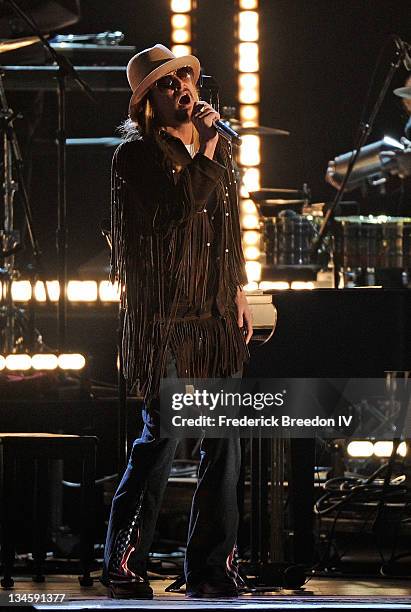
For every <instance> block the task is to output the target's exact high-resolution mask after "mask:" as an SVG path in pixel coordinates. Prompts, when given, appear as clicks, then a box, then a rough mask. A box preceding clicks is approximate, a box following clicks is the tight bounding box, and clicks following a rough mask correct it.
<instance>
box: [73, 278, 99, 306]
mask: <svg viewBox="0 0 411 612" xmlns="http://www.w3.org/2000/svg"><path fill="white" fill-rule="evenodd" d="M67 298H68V300H69V301H70V302H95V301H96V300H97V283H96V281H69V283H68V285H67Z"/></svg>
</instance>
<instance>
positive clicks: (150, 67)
mask: <svg viewBox="0 0 411 612" xmlns="http://www.w3.org/2000/svg"><path fill="white" fill-rule="evenodd" d="M183 66H191V68H192V69H193V71H194V82H195V83H197V81H198V77H199V76H200V62H199V61H198V59H197V58H196V57H194V55H184V56H182V57H176V56H175V55H174V53H172V52H171V51H170V49H167V47H165V46H164V45H154V47H149V48H148V49H144V50H143V51H140V53H137V55H134V56H133V57H132V58H131V60H130V61H129V63H128V65H127V78H128V82H129V84H130V87H131V90H132V92H133V95H132V96H131V100H130V104H129V111H131V108H132V107H134V106H136V105H137V104H138V103H139V102H141V100H142V99H143V98H144V96H145V94H146V93H147V92H148V90H149V89H150V87H151V86H152V85H153V84H154V83H155V82H156V81H158V79H160V78H161V77H162V76H165V75H166V74H168V73H169V72H173V71H174V70H177V69H178V68H181V67H183Z"/></svg>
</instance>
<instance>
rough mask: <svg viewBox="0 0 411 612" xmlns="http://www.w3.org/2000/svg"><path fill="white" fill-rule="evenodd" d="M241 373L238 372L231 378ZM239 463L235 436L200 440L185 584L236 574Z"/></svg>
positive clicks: (238, 440) (238, 450)
mask: <svg viewBox="0 0 411 612" xmlns="http://www.w3.org/2000/svg"><path fill="white" fill-rule="evenodd" d="M241 376H242V373H241V372H238V373H237V374H235V375H234V376H233V378H241ZM240 464H241V446H240V439H239V438H204V439H203V440H202V442H201V449H200V467H199V473H198V483H197V488H196V491H195V494H194V497H193V502H192V507H191V516H190V525H189V530H188V542H187V551H186V557H185V565H184V569H185V576H186V580H187V582H188V583H189V584H196V583H198V582H200V581H201V580H204V579H207V578H221V577H224V576H229V575H231V576H232V575H235V573H236V570H235V567H234V565H233V556H234V550H235V546H236V541H237V531H238V521H239V512H238V500H237V483H238V479H239V476H240Z"/></svg>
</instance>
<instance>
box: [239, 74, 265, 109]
mask: <svg viewBox="0 0 411 612" xmlns="http://www.w3.org/2000/svg"><path fill="white" fill-rule="evenodd" d="M238 79H239V94H238V98H239V101H240V103H241V104H257V103H258V102H259V100H260V93H259V88H260V78H259V76H258V74H256V73H254V72H244V73H242V74H240V75H239V77H238Z"/></svg>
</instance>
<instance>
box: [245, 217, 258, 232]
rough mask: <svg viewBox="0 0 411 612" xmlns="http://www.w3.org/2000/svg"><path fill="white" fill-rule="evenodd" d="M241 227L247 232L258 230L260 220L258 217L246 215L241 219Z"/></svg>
mask: <svg viewBox="0 0 411 612" xmlns="http://www.w3.org/2000/svg"><path fill="white" fill-rule="evenodd" d="M241 225H242V227H243V228H244V229H245V230H252V229H258V228H259V227H260V220H259V218H258V217H257V216H256V215H244V217H243V218H242V219H241Z"/></svg>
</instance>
